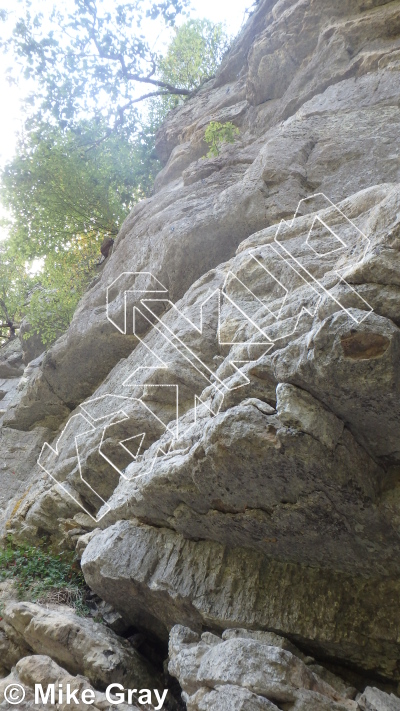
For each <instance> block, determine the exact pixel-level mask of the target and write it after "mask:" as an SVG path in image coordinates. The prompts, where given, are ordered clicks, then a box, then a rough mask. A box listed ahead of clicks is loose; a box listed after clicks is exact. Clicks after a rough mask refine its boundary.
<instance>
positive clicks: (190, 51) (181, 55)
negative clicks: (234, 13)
mask: <svg viewBox="0 0 400 711" xmlns="http://www.w3.org/2000/svg"><path fill="white" fill-rule="evenodd" d="M174 32H175V37H174V38H173V40H172V42H171V44H170V45H169V48H168V51H167V53H166V55H165V57H164V58H163V59H161V61H160V65H159V66H160V75H161V77H162V79H163V80H164V81H166V82H170V83H171V84H174V85H176V86H178V87H181V88H183V89H190V90H193V89H195V88H196V87H198V86H200V84H202V83H203V82H204V81H206V80H207V79H209V78H210V77H212V76H213V75H214V74H215V72H216V70H217V67H218V66H219V64H220V63H221V59H222V57H223V55H224V53H225V52H226V50H227V49H228V47H229V38H228V36H227V34H226V33H225V31H224V28H223V25H222V24H221V23H217V24H214V23H213V22H210V20H206V19H204V20H188V21H187V22H185V23H184V24H183V25H181V26H180V27H179V28H175V30H174Z"/></svg>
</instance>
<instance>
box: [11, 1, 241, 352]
mask: <svg viewBox="0 0 400 711" xmlns="http://www.w3.org/2000/svg"><path fill="white" fill-rule="evenodd" d="M24 1H25V0H24ZM98 1H99V4H100V5H101V1H100V0H98ZM96 7H97V3H94V2H89V1H88V2H86V1H85V2H83V1H82V0H76V8H77V11H78V10H79V9H81V10H82V12H83V9H84V12H83V15H82V17H79V18H75V24H74V25H73V28H75V30H76V31H77V27H78V26H79V27H81V25H82V23H83V25H85V23H86V25H87V22H88V16H89V15H90V13H91V12H94V9H95V8H96ZM129 7H131V6H129ZM160 7H161V6H160ZM174 7H178V3H175V5H174ZM160 12H161V10H160ZM162 12H163V13H165V12H166V10H165V7H164V10H162ZM85 13H86V14H85ZM88 13H89V15H88ZM56 16H57V17H58V15H57V13H56V14H55V15H54V18H55V17H56ZM107 17H108V16H107ZM121 17H122V15H121ZM124 17H125V20H127V18H128V15H124ZM54 18H53V19H54ZM85 18H86V19H85ZM64 19H65V18H64ZM59 20H60V25H61V26H62V22H63V20H62V18H59ZM99 22H100V21H99V20H98V24H97V25H96V27H97V29H96V32H99V31H100V30H99V28H102V31H104V32H103V35H102V43H103V44H102V45H101V46H102V47H103V48H104V47H105V46H106V44H107V42H109V49H108V50H107V51H108V52H109V53H114V52H115V51H117V47H120V45H117V44H115V43H116V42H117V39H116V37H114V38H111V37H110V38H109V40H107V41H106V39H105V37H106V35H105V34H104V33H105V32H106V30H105V27H106V24H107V23H111V19H110V17H108V19H107V22H106V19H104V17H103V20H101V22H100V24H99ZM101 23H103V24H101ZM83 25H82V27H83ZM86 25H85V26H86ZM107 26H108V25H107ZM82 27H81V30H82ZM110 27H111V25H110ZM110 27H108V30H107V31H109V32H111V29H110ZM73 28H72V29H73ZM86 30H87V31H88V27H87V26H86ZM34 31H35V32H36V33H39V35H40V33H42V34H43V28H42V25H41V21H39V20H37V21H36V20H34V18H30V20H29V22H28V20H27V21H26V22H25V24H23V25H21V26H20V27H19V29H18V31H17V33H16V37H17V40H15V42H16V45H15V46H16V47H20V49H19V51H20V56H21V61H22V60H23V59H24V60H26V61H27V66H26V70H25V71H26V74H27V76H31V75H32V76H37V74H38V72H39V67H41V71H42V72H43V77H44V78H42V80H41V84H40V86H41V87H42V100H43V102H44V103H42V105H41V109H42V110H41V111H39V112H38V113H36V115H34V116H33V118H30V119H29V120H28V121H27V123H26V126H25V130H24V133H23V135H22V136H21V138H20V140H19V144H18V148H17V155H16V157H15V158H14V159H13V160H12V161H10V163H9V164H8V165H7V166H6V167H5V169H4V171H3V175H2V186H1V190H0V197H1V199H2V202H3V204H4V205H5V206H6V207H7V209H8V210H9V213H10V216H11V217H10V221H9V224H8V230H9V239H8V241H7V249H6V253H7V256H6V253H5V254H4V255H3V256H2V255H0V258H1V263H0V289H1V288H2V285H3V293H4V295H5V297H6V298H5V300H4V303H6V304H8V306H6V310H4V309H3V310H2V311H1V302H0V314H1V315H0V325H4V324H7V318H8V317H7V316H6V311H7V313H10V314H12V316H11V322H12V323H13V324H14V323H19V321H20V319H21V317H22V316H23V315H26V316H27V319H28V321H29V323H30V325H31V329H30V331H29V333H30V334H32V335H33V334H35V333H38V334H40V335H41V339H42V342H43V344H44V345H48V344H50V343H51V342H52V341H54V340H55V338H56V337H57V336H58V335H59V334H60V333H62V332H63V331H64V330H65V329H66V328H67V326H68V324H69V322H70V320H71V318H72V315H73V312H74V310H75V308H76V305H77V303H78V301H79V299H80V297H81V296H82V294H83V292H84V291H85V289H86V287H87V284H88V283H89V281H90V279H91V278H92V276H93V268H94V266H95V264H96V263H98V261H99V258H100V244H101V242H102V241H103V240H104V238H105V237H113V236H115V235H116V234H117V232H118V230H119V228H120V226H121V223H122V221H123V220H124V218H125V217H126V216H127V214H128V212H129V211H130V209H131V208H132V206H133V205H134V204H135V203H136V202H138V200H140V199H142V198H144V197H146V196H147V195H148V194H149V192H150V191H151V188H152V184H153V180H154V176H155V174H156V173H157V172H158V170H159V167H160V166H159V163H158V161H157V160H156V158H155V157H154V152H153V151H154V135H155V132H156V130H157V128H158V127H159V125H160V123H161V122H162V120H163V119H164V117H165V115H166V113H167V112H168V111H169V110H170V109H171V108H173V107H174V106H175V104H176V102H177V100H178V99H177V95H178V94H174V95H171V94H170V93H169V90H168V91H167V92H166V93H165V92H164V91H162V92H161V95H160V94H159V92H158V93H157V96H156V97H154V96H153V97H152V98H151V99H150V101H149V102H148V110H147V112H146V114H145V115H144V116H142V118H141V125H140V126H139V124H138V123H136V124H135V127H134V129H133V127H132V124H130V123H129V121H125V114H124V120H122V119H121V121H120V122H119V123H118V121H117V124H118V130H117V129H116V128H111V127H110V123H109V119H110V115H107V116H106V117H100V116H98V115H97V116H96V117H94V118H93V117H92V118H90V119H82V118H79V116H80V110H81V109H82V108H84V107H85V106H86V104H85V102H86V101H87V102H89V99H90V96H92V98H93V97H94V94H90V92H91V91H93V92H94V85H95V77H96V76H97V75H96V72H95V69H94V65H93V66H92V64H90V63H89V65H88V66H87V67H86V70H87V72H86V73H87V76H88V77H89V79H88V81H89V85H90V86H91V84H90V82H92V84H93V86H92V89H88V90H87V93H86V94H84V92H83V88H82V87H81V89H82V90H79V91H78V89H77V88H76V91H77V93H76V97H75V98H76V104H74V106H72V108H71V111H70V112H67V113H68V115H70V116H71V117H72V118H71V120H70V121H63V120H61V117H62V116H64V115H67V114H64V113H63V111H64V109H62V101H61V99H60V98H59V99H57V101H56V99H55V100H54V101H56V103H54V105H53V104H51V105H50V104H49V103H47V104H46V101H47V99H46V98H45V97H46V92H45V90H44V88H46V87H47V89H46V91H50V88H51V84H50V83H48V82H50V78H49V77H53V78H52V81H56V78H57V77H58V79H57V81H58V82H59V88H60V91H61V89H62V92H61V93H62V94H63V92H65V91H66V87H67V84H65V82H66V81H67V77H66V76H64V74H63V72H65V71H66V70H65V66H66V65H65V63H64V59H65V57H64V55H63V52H64V51H67V50H64V49H63V50H62V51H61V45H60V40H57V41H56V40H55V39H54V42H53V39H52V38H51V37H50V35H49V36H46V37H47V39H46V41H45V39H43V37H42V39H41V40H39V39H37V44H35V43H34V41H33V34H32V33H34ZM71 31H72V30H71ZM114 31H115V32H116V31H117V30H116V26H115V27H114ZM82 32H83V30H82ZM91 32H92V30H91ZM124 33H125V34H124ZM127 33H128V34H129V28H128V27H124V31H123V33H122V34H121V37H122V36H125V35H126V34H127ZM22 38H25V40H24V41H25V44H23V45H21V46H20V45H19V44H18V42H20V43H21V42H22ZM28 40H29V41H28ZM82 41H83V40H82ZM119 41H120V39H118V42H119ZM130 41H133V40H132V39H131V40H130ZM54 43H55V44H54ZM93 43H94V44H96V42H95V40H94V39H93V38H92V44H93ZM92 44H91V45H90V46H91V47H92V49H93V46H92ZM227 44H228V38H227V36H226V34H225V33H224V31H223V28H222V26H221V25H213V24H212V23H210V22H209V21H208V20H190V21H188V22H186V23H184V24H183V25H182V26H181V27H180V28H178V29H175V30H174V37H173V39H172V42H171V44H170V46H169V48H168V50H167V53H166V55H165V57H164V58H163V59H161V60H160V61H158V59H157V62H158V63H157V76H159V77H160V81H161V83H162V84H163V85H168V86H175V87H177V88H178V89H179V90H181V89H182V92H181V91H179V93H181V94H182V95H183V96H185V95H188V94H189V93H190V92H191V91H192V90H193V89H194V88H195V87H196V86H198V85H199V84H200V83H201V82H203V81H204V80H206V79H207V78H209V77H210V76H212V74H214V73H215V70H216V68H217V66H218V63H219V62H220V59H221V57H222V54H223V53H224V51H225V50H226V48H227ZM132 46H133V45H128V44H127V45H126V47H125V52H126V53H129V51H131V49H132ZM74 48H75V49H74ZM83 48H84V49H82V51H87V45H86V44H85V43H83ZM129 48H130V49H129ZM68 51H72V52H76V51H77V49H76V45H74V43H72V49H70V50H68ZM132 51H133V50H132ZM123 56H125V55H123ZM40 57H42V59H41V64H40V62H39V58H40ZM49 57H50V58H53V59H54V60H56V59H57V62H58V64H57V66H58V69H57V71H59V72H61V74H60V75H59V76H58V75H57V77H56V75H55V74H54V72H55V71H56V69H54V68H51V67H50V66H49V62H50V60H49ZM63 57H64V59H63ZM27 58H28V59H27ZM75 59H76V58H75ZM75 59H74V61H72V59H71V62H72V65H71V66H72V69H71V71H72V74H73V73H74V72H78V68H79V67H81V65H80V64H75V63H74V62H75ZM76 61H78V60H77V59H76ZM93 61H95V60H94V59H93ZM96 61H97V62H99V65H98V68H99V74H98V83H97V91H98V92H100V90H101V89H102V87H103V83H102V82H103V81H104V72H106V69H105V68H107V67H108V69H107V72H111V69H110V67H114V70H115V64H113V62H112V61H111V60H109V62H111V64H109V63H108V62H106V61H105V60H104V62H103V61H100V60H99V56H97V59H96ZM115 61H116V60H115ZM119 61H121V60H119ZM124 61H125V62H127V59H125V60H124ZM132 61H133V60H132ZM135 61H138V60H137V59H136V60H135ZM154 61H156V60H155V59H154ZM50 64H51V63H50ZM85 66H86V65H85ZM60 67H61V68H60ZM114 70H113V71H114ZM132 71H133V70H132ZM49 72H50V74H49ZM107 72H106V74H107ZM107 76H108V80H107V81H110V82H111V81H112V77H114V79H115V76H114V74H109V75H108V74H107ZM125 78H126V77H125ZM122 79H123V77H122V75H121V76H119V81H122ZM74 81H75V79H74ZM76 81H78V79H77V78H76ZM46 82H47V83H46ZM63 82H64V83H63ZM124 86H125V89H126V91H127V90H128V89H127V86H126V85H125V84H124ZM43 87H44V88H43ZM76 87H78V84H77V85H76ZM103 88H104V87H103ZM109 90H110V91H111V88H110V87H109ZM183 90H184V91H183ZM43 92H44V93H43ZM185 92H186V94H185ZM67 93H68V92H67ZM110 96H111V94H110ZM79 97H80V98H79ZM72 98H73V97H72ZM116 98H117V95H115V96H114V99H116ZM78 99H79V100H78ZM181 100H182V99H181ZM65 101H67V99H66V98H65ZM79 102H81V103H79ZM82 102H83V103H82ZM46 106H47V108H46ZM79 107H80V108H79ZM64 108H65V107H64ZM56 109H57V110H56ZM110 111H111V107H110ZM46 112H47V113H46ZM46 116H47V120H45V119H44V117H46ZM55 118H56V119H58V120H57V121H54V119H55ZM38 258H42V260H43V263H42V269H41V271H40V273H39V274H33V275H32V273H30V272H29V266H30V264H31V262H32V260H35V259H38ZM0 293H1V291H0ZM1 333H2V334H3V337H4V335H5V334H6V335H8V336H10V335H12V332H11V330H10V327H8V331H7V325H4V328H3V330H2V331H1ZM26 335H27V336H28V334H26ZM28 337H29V336H28Z"/></svg>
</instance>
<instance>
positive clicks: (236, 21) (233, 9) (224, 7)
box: [0, 0, 253, 166]
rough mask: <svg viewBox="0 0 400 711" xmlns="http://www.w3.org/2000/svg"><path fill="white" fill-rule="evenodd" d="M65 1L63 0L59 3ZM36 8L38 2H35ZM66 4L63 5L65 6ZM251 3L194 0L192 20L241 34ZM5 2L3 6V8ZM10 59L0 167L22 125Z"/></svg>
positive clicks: (2, 63)
mask: <svg viewBox="0 0 400 711" xmlns="http://www.w3.org/2000/svg"><path fill="white" fill-rule="evenodd" d="M7 2H8V3H10V10H11V9H15V8H16V3H15V0H7ZM60 2H62V0H60ZM32 4H33V6H34V5H35V1H34V0H33V3H32ZM63 4H64V3H63ZM252 4H253V3H252V0H192V12H191V17H196V18H203V17H206V18H208V19H210V20H212V21H213V22H224V23H225V24H226V28H227V31H228V33H229V34H230V35H235V34H237V32H238V31H239V29H240V27H241V25H242V23H243V20H244V17H245V11H246V9H247V8H249V7H250V6H251V5H252ZM4 6H6V3H3V7H4ZM9 61H10V60H9V59H7V58H5V57H4V55H2V54H0V96H1V106H2V110H1V113H0V166H1V165H4V163H5V162H6V161H7V160H9V159H10V158H11V157H12V156H13V154H14V150H15V142H16V133H17V131H18V130H19V129H20V128H21V126H22V123H23V113H22V109H21V106H20V97H21V94H22V90H21V88H18V87H15V86H13V87H10V86H9V85H8V84H7V82H6V81H5V71H6V68H7V66H8V65H9Z"/></svg>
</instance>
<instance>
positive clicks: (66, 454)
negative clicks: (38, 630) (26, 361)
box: [0, 0, 400, 711]
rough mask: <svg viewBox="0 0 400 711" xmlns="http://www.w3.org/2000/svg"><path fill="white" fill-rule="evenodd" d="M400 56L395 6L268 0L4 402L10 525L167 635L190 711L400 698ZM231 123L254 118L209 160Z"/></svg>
mask: <svg viewBox="0 0 400 711" xmlns="http://www.w3.org/2000/svg"><path fill="white" fill-rule="evenodd" d="M399 70H400V2H399V0H392V1H391V2H384V1H382V0H351V1H350V2H349V0H346V2H345V1H344V0H343V1H341V0H339V2H336V3H332V2H328V1H327V0H298V1H295V0H290V1H289V0H278V1H277V2H274V1H273V0H265V1H264V2H260V3H258V5H257V7H256V10H255V12H254V13H253V14H252V16H251V17H250V19H249V21H248V23H247V25H246V26H245V28H244V29H243V31H242V33H241V34H240V36H239V37H238V39H237V40H236V42H235V43H234V46H233V47H232V49H231V50H230V52H229V54H228V56H227V57H226V59H225V60H224V63H223V65H222V66H221V68H220V70H219V72H218V74H217V76H216V77H215V78H214V79H212V80H211V81H209V82H208V83H207V84H206V85H204V86H203V87H202V88H201V89H200V90H199V91H198V92H197V93H196V95H195V96H193V97H192V98H191V99H190V100H189V101H188V102H186V103H185V104H184V105H183V106H182V107H180V108H178V109H176V110H175V111H174V112H173V113H172V114H171V115H170V117H169V118H168V120H167V121H166V123H165V125H164V126H163V128H162V129H161V131H160V132H159V134H158V137H157V151H158V154H159V156H160V158H161V159H162V160H163V162H164V164H165V167H164V168H163V170H162V171H161V173H160V174H159V175H158V177H157V180H156V185H155V191H154V195H153V196H152V197H150V198H149V199H147V200H144V201H142V202H141V203H139V204H138V205H137V206H136V207H135V209H134V210H133V211H132V213H131V214H130V215H129V217H128V218H127V220H126V221H125V223H124V225H123V227H122V229H121V231H120V234H119V236H118V238H117V240H116V244H115V249H114V251H113V253H112V256H111V257H110V258H109V259H107V261H106V262H105V265H104V268H103V270H102V272H101V273H100V274H99V275H98V277H96V279H95V280H94V282H93V284H92V285H91V287H90V288H89V289H88V291H87V293H86V294H85V296H84V298H83V299H82V301H81V302H80V304H79V306H78V309H77V311H76V313H75V316H74V319H73V321H72V324H71V326H70V328H69V329H68V331H67V333H66V334H64V335H63V336H62V337H61V338H60V339H59V340H58V341H57V342H56V343H55V345H54V346H53V347H52V348H51V349H50V350H49V351H47V352H46V353H45V354H44V356H43V357H39V359H37V361H33V365H32V364H30V365H29V366H28V367H27V370H26V371H25V373H24V378H23V380H22V381H21V384H20V386H18V387H19V390H17V389H15V393H16V397H15V399H14V400H13V401H12V400H11V399H10V398H9V401H8V403H7V408H4V413H3V427H2V439H1V440H0V447H2V446H3V448H4V449H5V451H6V452H7V458H6V459H5V462H6V465H5V467H6V468H5V470H4V472H3V476H4V477H5V480H6V478H7V476H8V477H9V478H10V477H11V472H12V471H18V476H17V478H18V480H19V481H18V486H14V487H13V486H11V485H8V489H7V487H6V491H7V496H6V498H7V500H8V504H7V505H6V506H5V510H4V512H3V524H2V525H3V531H4V532H11V533H12V534H13V536H14V537H15V539H17V540H29V541H33V542H35V541H37V540H38V538H39V537H43V536H46V537H47V538H48V539H49V540H52V541H55V542H57V544H59V545H61V546H67V547H69V548H74V547H75V546H76V549H77V551H78V553H79V555H80V556H81V559H82V568H83V571H84V574H85V578H86V580H87V582H88V584H89V585H90V587H91V588H92V590H93V591H94V592H95V593H96V594H97V595H99V596H100V597H101V598H102V599H103V600H104V601H106V602H108V603H110V604H112V605H113V607H114V608H115V609H116V611H117V612H118V613H119V614H120V615H121V617H122V619H123V620H124V623H125V624H126V625H131V626H133V627H134V628H135V629H137V630H139V631H140V632H141V633H143V634H145V635H150V637H151V638H152V639H153V640H154V643H155V644H156V645H157V644H159V645H161V646H162V645H165V644H166V642H167V640H168V636H169V634H170V633H171V630H172V629H173V630H174V631H173V633H172V637H171V641H170V645H171V646H170V650H171V651H170V672H171V673H172V674H173V675H174V676H176V677H177V678H178V680H179V682H180V684H181V687H182V688H183V690H184V695H185V696H184V698H185V700H186V703H187V708H188V709H189V710H190V711H208V710H209V709H210V710H212V709H224V708H227V709H228V708H229V709H231V708H232V709H237V710H238V711H240V710H241V709H243V711H253V710H254V711H256V710H257V709H264V708H265V709H268V708H270V709H274V708H280V709H290V710H296V711H299V710H300V709H309V710H311V709H314V708H315V709H317V708H318V709H320V710H322V709H336V710H337V711H339V710H343V709H345V708H350V709H362V710H363V711H379V710H380V709H383V710H384V709H397V708H398V706H399V703H400V702H399V700H398V698H397V697H396V696H394V695H393V694H392V696H390V694H391V693H392V692H395V690H396V685H397V684H398V683H399V682H400V662H399V659H400V641H399V639H400V637H399V627H400V613H399V605H398V599H399V591H400V563H399V561H400V557H399V551H400V530H399V525H400V447H399V432H400V365H399V363H400V360H399V351H400V330H399V327H400V315H399V314H400V308H399V307H400V209H399V208H400V203H399V197H400V159H399V154H398V145H399V135H400V114H399ZM211 120H216V121H221V122H224V121H232V122H233V123H234V124H235V125H236V126H238V128H239V130H240V133H239V137H238V139H237V140H236V141H235V143H234V144H232V145H230V144H226V145H223V146H222V148H221V152H220V155H219V156H218V157H216V158H213V159H205V158H204V157H203V156H204V154H205V153H206V150H207V147H206V145H205V143H204V130H205V127H206V126H207V125H208V123H209V122H210V121H211ZM312 196H314V197H312ZM281 220H283V222H281ZM133 316H134V318H133ZM125 319H126V320H125ZM13 357H14V356H12V355H11V356H10V354H6V356H5V357H4V358H3V361H4V363H3V366H1V364H0V376H1V375H4V378H7V379H8V382H11V381H10V378H12V376H14V375H15V378H17V377H18V378H19V377H21V375H22V367H20V365H18V368H16V365H15V364H13V362H11V361H12V359H13ZM10 358H11V361H10ZM17 360H18V358H17ZM1 367H3V370H4V368H5V369H6V370H7V372H5V371H4V373H3V371H2V370H1ZM10 369H14V370H15V369H16V370H18V372H16V371H15V372H14V370H13V372H12V373H11V370H10ZM13 382H14V380H13ZM15 382H18V380H15ZM1 387H2V386H1ZM7 388H8V386H7ZM4 391H5V388H4ZM7 392H8V390H7ZM14 439H17V440H18V442H20V443H21V446H25V445H24V443H25V442H26V448H27V449H26V452H27V455H26V457H25V459H24V464H23V465H22V464H21V453H20V452H19V453H16V454H14V452H13V446H14V445H13V444H12V443H13V442H14ZM133 440H135V441H133ZM45 441H47V442H48V445H45V446H44V448H43V450H42V452H41V455H40V459H39V464H38V465H36V466H34V464H33V461H32V457H33V453H35V456H36V454H37V453H38V450H39V447H40V446H41V444H43V443H44V442H45ZM128 442H129V444H128ZM121 443H122V444H123V445H124V446H121ZM31 453H32V456H31ZM24 456H25V455H24ZM18 457H19V459H18ZM46 472H47V473H46ZM49 474H50V476H49ZM28 487H29V488H28ZM17 489H18V491H17ZM14 494H15V496H14ZM29 614H31V613H29ZM35 614H38V615H39V612H37V611H36V612H35ZM40 614H42V613H40ZM39 616H40V615H39ZM7 619H8V622H7V624H8V625H9V626H11V627H12V626H13V622H12V619H13V618H12V616H10V617H9V618H7ZM176 625H180V626H181V627H178V628H177V627H175V626H176ZM183 628H184V629H185V630H186V631H185V632H182V630H183ZM179 630H180V631H179ZM204 630H207V631H206V632H205V634H206V637H204V634H203V636H202V637H200V636H199V635H201V633H202V632H203V633H204ZM232 630H239V632H240V630H242V632H241V633H240V634H239V633H238V634H237V638H236V637H235V635H234V634H233V632H232ZM9 633H10V634H11V638H12V632H10V630H9ZM272 633H273V634H274V635H275V637H274V638H272V637H271V636H270V637H268V635H271V634H272ZM5 634H6V632H5ZM21 634H22V633H21ZM43 634H44V635H45V633H43ZM221 634H222V638H221V637H220V635H221ZM235 634H236V633H235ZM207 635H208V636H207ZM263 635H266V636H265V637H263ZM22 637H23V638H24V636H23V634H22ZM24 639H25V643H26V644H27V645H28V647H29V649H28V659H29V654H30V653H32V652H34V653H35V654H39V655H41V654H44V653H45V654H46V649H45V643H44V642H41V643H40V645H41V646H40V645H39V646H38V645H36V646H35V644H34V643H33V642H32V641H30V638H29V639H28V637H25V638H24ZM43 639H45V637H44V638H43ZM243 640H244V641H243ZM279 640H281V641H279ZM288 640H290V641H288ZM294 644H295V645H296V647H293V645H294ZM282 645H284V646H283V647H282ZM285 645H286V646H285ZM231 647H232V650H231V649H230V648H231ZM233 647H234V648H235V651H234V650H233ZM247 647H248V648H249V649H247ZM299 648H300V649H301V650H302V651H301V652H300V651H299ZM13 649H14V647H13ZM246 649H247V651H246ZM213 650H214V652H215V656H216V658H218V660H219V661H218V664H217V665H216V667H215V668H213V662H212V659H213V654H214V652H213ZM215 650H216V651H215ZM225 650H227V651H225ZM270 650H272V651H270ZM293 650H294V651H293ZM14 651H15V650H14ZM21 655H22V656H24V655H25V656H24V658H23V659H22V661H24V659H25V657H26V648H25V649H23V646H21V651H20V654H19V658H21ZM224 655H225V656H224ZM307 655H308V656H307ZM50 656H51V653H50ZM17 657H18V654H17ZM308 657H310V659H311V657H312V659H311V661H310V659H309V661H308V662H307V658H308ZM249 658H250V659H253V662H254V664H253V667H254V668H253V667H252V669H251V671H250V670H248V669H247V668H245V667H246V664H245V661H243V660H248V659H249ZM315 658H316V659H318V660H319V661H322V662H323V663H324V665H325V667H328V666H332V665H334V666H335V665H336V667H338V668H339V667H340V668H341V669H345V670H346V669H347V671H346V674H347V676H348V675H349V674H350V675H351V674H353V675H354V679H356V680H357V681H356V682H354V690H353V692H352V693H351V694H350V696H349V694H348V693H347V692H346V691H345V688H344V686H343V682H342V686H341V687H340V689H339V690H338V689H337V688H336V687H335V684H336V686H337V685H338V684H339V681H338V680H337V677H335V678H334V679H333V678H332V679H331V681H329V679H325V676H324V674H325V675H327V674H329V673H330V672H328V671H326V668H325V671H324V668H323V667H321V666H320V665H318V663H317V662H316V661H315ZM207 659H209V661H207V662H206V661H204V664H203V660H207ZM224 659H227V660H230V661H226V663H225V662H224ZM257 659H258V660H259V661H258V662H257V661H256V660H257ZM305 660H306V661H305ZM15 661H18V660H16V658H15V654H14V656H13V657H12V662H8V664H7V665H5V668H6V669H7V670H10V669H11V666H12V665H13V664H15ZM50 662H51V660H50V661H47V662H42V661H41V662H40V663H41V664H45V665H46V664H47V665H48V664H50ZM53 662H54V663H57V664H63V665H65V668H66V669H67V672H65V669H63V670H62V671H63V672H65V673H70V674H74V675H76V674H77V673H78V672H81V673H86V671H85V670H84V669H83V668H82V669H81V667H79V664H78V666H76V665H75V666H74V665H73V664H72V663H71V662H70V661H68V660H67V661H65V659H64V658H61V657H54V656H53ZM24 663H25V662H24ZM246 663H247V662H246ZM21 664H22V662H21V661H18V665H20V666H21ZM257 664H259V668H260V669H262V670H263V672H260V671H259V670H258V671H257V670H256V671H255V670H254V669H255V667H257ZM18 665H17V668H16V669H14V671H13V672H12V674H14V675H16V677H15V678H17V676H18V674H19V675H20V678H22V677H21V674H22V675H23V673H24V672H23V671H22V672H21V671H20V668H19V667H18ZM202 665H203V666H202ZM218 665H220V667H221V668H219V666H218ZM310 665H311V666H310ZM313 665H314V667H313ZM23 666H24V665H23V664H22V666H21V669H23ZM317 667H318V669H319V671H318V669H317ZM336 667H335V668H336ZM46 669H47V667H46ZM321 669H322V671H321ZM277 670H279V673H278V671H277ZM349 670H350V671H349ZM53 671H54V670H53ZM46 673H47V672H46ZM49 673H50V672H49ZM52 673H53V672H52ZM54 673H55V672H54ZM57 673H59V672H57ZM60 673H61V672H60ZM343 673H344V672H343ZM110 674H111V672H110ZM346 674H345V675H346ZM53 675H54V674H53ZM321 675H322V676H321ZM87 676H88V678H89V681H90V682H92V683H93V684H96V683H98V682H97V680H96V679H94V678H93V679H92V677H91V676H90V674H89V673H88V674H87ZM110 678H111V677H110ZM335 679H336V681H335ZM360 679H361V680H362V679H364V681H365V683H364V684H363V683H362V681H360ZM273 680H275V681H273ZM367 682H369V687H368V688H367V689H365V687H366V684H367ZM324 684H325V685H324ZM385 685H389V686H385ZM377 687H379V688H377ZM221 688H223V691H221ZM335 688H336V692H334V691H332V689H335ZM346 688H347V687H346ZM271 689H272V690H271ZM285 689H286V690H285ZM357 692H359V695H358V696H357ZM386 692H389V693H386ZM99 703H100V702H99ZM99 708H101V706H99Z"/></svg>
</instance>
